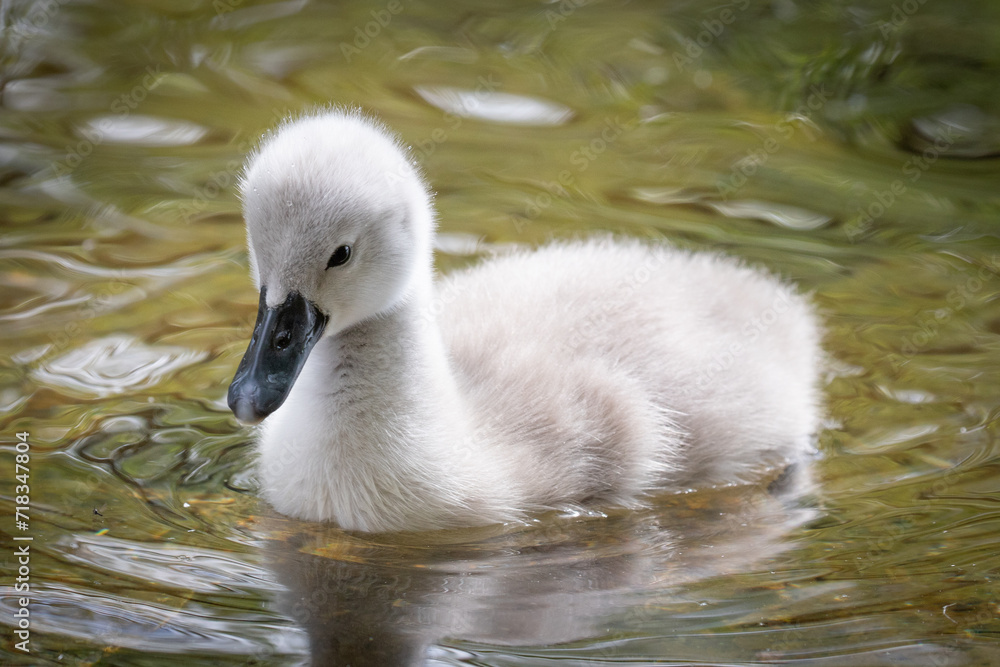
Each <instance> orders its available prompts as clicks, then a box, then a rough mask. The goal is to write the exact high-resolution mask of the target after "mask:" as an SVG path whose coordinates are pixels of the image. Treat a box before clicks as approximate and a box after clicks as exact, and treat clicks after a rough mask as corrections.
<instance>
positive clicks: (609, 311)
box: [438, 238, 820, 502]
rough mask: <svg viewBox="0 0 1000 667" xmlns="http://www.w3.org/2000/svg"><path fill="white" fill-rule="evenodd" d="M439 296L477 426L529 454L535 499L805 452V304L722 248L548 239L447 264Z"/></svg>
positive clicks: (808, 317)
mask: <svg viewBox="0 0 1000 667" xmlns="http://www.w3.org/2000/svg"><path fill="white" fill-rule="evenodd" d="M438 300H439V302H440V303H441V304H442V306H443V307H442V310H443V312H442V315H441V317H440V326H441V331H442V333H443V335H444V338H445V343H446V346H447V348H448V349H449V351H450V354H451V359H452V362H453V369H454V371H455V374H456V376H457V378H458V380H459V383H460V386H461V387H462V389H463V391H464V392H465V394H466V395H467V396H469V397H470V399H471V400H472V401H473V402H474V404H475V406H476V410H475V412H476V413H477V414H479V415H480V416H481V422H480V424H479V426H480V429H482V431H485V432H487V433H489V434H490V436H491V437H492V438H493V439H494V441H495V442H496V443H498V446H500V447H508V448H509V449H511V450H512V451H513V452H518V453H519V454H520V455H522V456H523V457H524V459H525V460H526V461H530V463H526V465H525V469H524V470H525V473H524V474H525V475H527V476H530V479H531V481H532V482H533V483H534V484H535V485H536V486H537V488H538V492H537V497H538V498H539V500H541V501H542V502H546V501H558V500H559V499H567V498H578V499H579V498H585V497H588V496H591V497H605V498H609V499H612V500H615V501H618V502H629V501H630V500H632V499H633V498H634V495H635V494H636V493H639V492H641V491H642V490H643V489H649V488H656V487H666V488H675V489H682V488H686V487H690V486H704V485H710V484H724V483H731V482H741V481H748V480H753V479H755V478H756V477H759V476H760V474H761V473H762V472H764V471H765V470H767V469H775V468H780V466H782V465H784V464H787V463H791V462H793V461H796V460H797V459H799V458H800V457H801V455H802V454H803V453H805V452H806V451H808V449H809V443H810V437H811V435H812V434H813V432H814V431H815V429H816V427H817V422H818V418H819V409H818V391H817V386H816V379H817V375H818V371H819V364H820V347H819V327H818V324H817V320H816V317H815V315H814V314H813V311H812V309H811V307H810V305H809V304H808V303H807V301H806V300H805V299H804V298H802V297H801V296H799V295H797V294H796V293H795V292H794V291H793V290H792V289H790V288H789V287H788V286H786V285H785V284H783V283H781V282H779V281H778V280H777V279H775V278H774V277H772V276H771V275H769V274H767V273H764V272H762V271H760V270H756V269H750V268H747V267H745V266H742V265H740V264H739V263H737V262H736V261H734V260H733V259H731V258H726V257H723V256H718V255H711V254H691V253H688V252H684V251H681V250H677V249H673V248H670V247H668V246H664V245H652V244H649V243H641V242H638V241H634V240H632V241H629V240H622V239H611V238H604V239H598V240H590V241H577V242H570V243H559V244H553V245H550V246H547V247H544V248H542V249H540V250H538V251H537V252H517V253H512V254H510V255H507V256H501V257H499V258H496V259H493V260H491V261H487V262H483V263H482V264H480V265H479V266H477V267H475V268H472V269H470V270H467V271H463V272H459V273H457V274H453V275H451V276H450V277H448V278H447V279H446V280H445V281H443V283H442V284H441V285H440V286H439V288H438ZM528 450H533V451H528Z"/></svg>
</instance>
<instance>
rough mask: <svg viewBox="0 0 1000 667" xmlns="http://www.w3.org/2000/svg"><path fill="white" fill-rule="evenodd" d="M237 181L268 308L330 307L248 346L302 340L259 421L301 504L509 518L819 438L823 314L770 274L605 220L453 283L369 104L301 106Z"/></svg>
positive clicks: (441, 519) (689, 483)
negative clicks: (617, 232) (295, 334)
mask: <svg viewBox="0 0 1000 667" xmlns="http://www.w3.org/2000/svg"><path fill="white" fill-rule="evenodd" d="M241 189H242V197H243V205H244V215H245V218H246V225H247V237H248V245H249V251H250V263H251V272H252V275H253V277H254V280H255V282H256V283H257V286H258V287H259V288H264V289H266V292H265V294H266V299H264V300H262V303H261V312H262V313H264V312H265V311H266V312H267V313H270V314H271V315H270V316H271V317H272V319H274V320H275V321H280V320H281V318H282V317H286V313H287V312H292V311H291V310H288V309H290V308H293V306H294V304H293V301H294V299H293V297H296V295H300V296H301V300H300V301H297V302H295V303H298V304H299V306H294V307H296V308H299V310H298V311H295V312H298V313H300V314H301V313H305V312H306V311H309V312H311V313H313V315H314V316H315V317H318V318H319V320H320V321H319V324H316V323H315V322H314V321H313V320H309V322H310V323H311V326H313V329H310V331H313V332H314V333H315V341H311V339H310V341H311V342H309V343H308V345H312V348H311V351H310V350H309V347H308V345H306V346H304V347H303V349H302V350H296V349H294V348H295V343H294V340H295V339H294V338H292V339H289V338H288V337H287V336H285V338H284V339H281V336H282V335H284V334H282V335H277V336H278V338H276V339H275V340H276V341H277V342H273V343H268V340H267V332H268V329H267V326H264V325H262V324H261V320H259V321H258V331H257V332H255V338H254V342H253V343H252V344H251V348H252V349H253V348H254V346H258V348H259V349H258V350H257V352H258V353H259V355H260V356H259V359H261V360H262V361H260V362H259V363H260V364H264V365H265V367H267V368H269V366H266V365H267V364H268V363H271V362H274V363H278V362H277V361H275V359H277V357H279V356H280V355H283V354H291V355H292V356H293V357H294V355H296V354H299V353H301V354H300V355H299V356H298V357H296V358H297V360H298V362H299V363H300V365H301V371H300V372H299V374H298V376H297V379H296V378H295V376H294V373H293V374H292V375H291V376H290V377H291V384H290V390H289V391H288V392H287V397H286V398H284V401H283V402H282V403H280V407H277V409H276V410H274V411H273V412H271V413H270V416H268V417H267V418H266V420H265V421H264V422H263V424H262V427H261V430H260V433H259V453H260V460H259V478H260V480H261V484H262V491H263V495H264V497H265V498H266V499H267V500H268V501H269V502H270V503H271V504H272V505H273V506H274V507H275V508H276V509H277V510H278V511H279V512H281V513H283V514H287V515H290V516H293V517H297V518H300V519H306V520H315V521H335V522H337V523H338V524H339V525H340V526H341V527H343V528H345V529H349V530H364V531H388V530H422V529H435V528H445V527H454V526H465V525H475V524H486V523H493V522H503V521H510V520H517V519H519V518H523V517H524V516H525V514H526V513H527V512H533V511H538V510H543V509H545V508H552V507H554V506H565V505H567V504H575V503H583V502H600V503H610V504H619V505H635V504H638V503H641V502H642V500H643V497H644V496H645V495H646V494H648V493H649V492H651V491H655V490H660V489H686V488H690V487H697V486H704V485H716V484H728V483H734V482H746V481H752V480H755V479H760V478H761V477H762V476H763V475H764V474H766V473H767V472H768V471H774V470H778V469H780V468H781V467H783V466H785V465H787V464H789V463H792V462H795V461H797V460H799V459H801V458H802V456H803V455H804V454H805V453H806V452H808V451H809V450H810V448H811V444H810V443H811V438H812V435H813V434H814V432H815V430H816V428H817V424H818V420H819V392H818V387H817V378H818V373H819V365H820V358H821V351H820V345H819V339H820V330H819V326H818V321H817V318H816V316H815V314H814V311H813V309H812V307H811V306H810V304H809V303H808V302H807V300H806V299H804V298H803V297H801V296H799V295H798V294H796V292H795V291H794V289H793V288H791V287H790V286H788V285H786V284H784V283H783V282H781V281H779V280H778V279H777V278H775V277H774V276H772V275H770V274H768V273H766V272H764V271H761V270H759V269H754V268H750V267H747V266H744V265H742V264H741V263H740V262H738V261H736V260H733V259H731V258H728V257H724V256H720V255H715V254H692V253H689V252H685V251H682V250H678V249H675V248H672V247H670V246H669V245H665V244H662V243H650V242H641V241H637V240H623V239H620V238H614V239H613V238H609V237H602V238H597V239H592V240H583V241H573V242H559V243H553V244H551V245H547V246H544V247H542V248H540V249H538V250H533V251H529V250H521V251H516V252H511V253H509V254H502V255H499V256H497V257H494V258H491V259H489V260H486V261H483V262H482V263H480V264H478V265H477V266H475V267H473V268H471V269H468V270H465V271H460V272H457V273H453V274H452V275H450V276H448V277H447V278H445V279H444V280H441V281H438V282H437V283H435V281H434V273H433V268H432V247H433V238H432V237H433V234H434V227H435V221H434V213H433V210H432V206H431V197H430V194H429V192H428V188H427V186H426V185H425V183H424V181H423V179H422V177H421V175H420V174H419V172H418V171H417V169H416V168H415V167H414V165H413V162H412V159H411V158H410V157H409V155H408V153H407V150H406V149H405V147H403V146H402V145H401V144H400V143H399V141H398V140H397V139H396V138H395V136H394V135H393V134H392V133H391V132H390V131H388V130H387V129H386V128H385V127H383V126H382V125H381V124H379V123H378V122H376V121H373V120H372V119H370V118H368V117H366V116H364V115H363V114H362V113H360V112H358V111H341V110H334V111H324V112H321V113H318V114H316V115H313V116H308V117H305V118H301V119H298V120H294V121H289V122H287V123H286V124H284V125H283V126H282V127H280V128H279V129H278V130H277V131H276V132H275V133H274V134H272V135H270V136H269V137H268V138H266V139H265V140H264V142H263V144H262V146H261V147H260V148H259V149H258V150H257V151H256V152H254V153H253V154H252V155H251V156H250V157H249V158H248V164H247V167H246V172H245V176H244V178H243V180H242V183H241ZM343 246H348V247H349V259H348V260H346V261H345V262H343V263H338V262H339V260H336V261H335V260H334V256H335V255H336V253H337V252H340V253H341V254H340V258H341V259H342V258H343V255H344V254H345V251H343V250H339V251H338V249H340V248H342V247H343ZM296 298H297V297H296ZM283 304H284V305H283ZM288 304H293V305H288ZM302 304H305V305H302ZM283 309H284V310H283ZM303 309H305V310H303ZM310 309H311V310H310ZM261 317H264V315H262V316H261ZM287 317H292V316H291V315H287ZM301 317H306V316H305V315H301ZM323 318H325V326H322V329H321V334H320V333H317V331H320V329H319V327H320V326H321V325H322V320H323ZM286 319H287V318H286ZM303 321H304V320H303ZM279 325H280V322H279V324H277V325H275V326H279ZM288 326H289V327H291V325H288ZM303 326H304V325H303ZM289 330H290V331H291V330H292V329H289ZM303 330H304V329H303ZM295 331H299V330H298V329H296V330H295ZM307 333H308V332H307ZM303 336H306V337H308V336H307V334H303ZM288 340H293V343H292V344H291V346H290V347H289V343H288ZM313 343H314V344H313ZM268 345H271V346H270V347H268ZM289 349H291V352H289ZM247 355H248V357H249V356H250V355H251V350H248V352H247ZM271 356H273V357H274V359H271V358H270V357H271ZM282 358H284V357H282ZM289 358H291V357H289ZM244 363H245V364H249V363H250V362H248V361H247V359H244ZM282 363H284V362H282ZM288 363H291V362H288ZM242 371H243V365H241V372H242ZM249 372H250V371H248V373H249ZM259 373H262V374H261V375H259V377H261V378H263V380H262V381H271V380H273V379H274V377H275V376H274V375H273V374H268V373H267V372H265V371H259ZM238 377H239V375H238ZM234 384H235V382H234ZM241 391H243V394H241V396H251V395H252V396H253V397H254V400H257V399H258V394H255V393H252V391H257V388H256V387H254V388H253V390H252V391H251V390H250V389H246V388H243V389H242V390H241ZM261 391H263V390H261ZM233 400H234V399H233V398H231V399H230V401H231V404H233ZM240 400H242V401H243V402H242V403H239V407H234V410H236V411H237V414H238V415H248V414H250V413H251V411H250V408H248V407H246V406H247V405H249V404H250V401H251V399H249V398H243V399H240ZM259 400H261V401H262V400H263V399H259ZM257 418H260V415H257ZM246 419H247V420H249V421H255V419H253V418H251V417H247V418H246Z"/></svg>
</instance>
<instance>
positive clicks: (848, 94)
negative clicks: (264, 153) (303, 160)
mask: <svg viewBox="0 0 1000 667" xmlns="http://www.w3.org/2000/svg"><path fill="white" fill-rule="evenodd" d="M0 19H2V22H3V25H4V30H3V35H2V48H3V55H2V77H3V78H2V98H0V99H2V115H0V141H2V143H0V165H2V167H0V216H2V224H3V227H2V229H3V232H2V236H0V284H2V286H3V288H2V291H0V331H2V336H0V350H2V354H0V406H2V419H0V424H2V427H0V442H2V454H0V462H2V463H0V494H2V512H0V517H2V518H0V531H2V532H3V535H4V561H3V563H4V568H3V571H2V574H3V578H4V580H3V582H2V583H3V584H4V586H13V585H14V583H15V578H16V576H18V575H17V568H18V563H17V560H16V557H15V553H16V551H15V550H16V549H18V548H22V547H24V546H25V545H29V546H30V566H29V567H30V579H29V580H28V583H30V601H29V605H28V609H29V611H30V644H29V645H28V648H29V649H30V653H24V652H22V651H20V650H18V649H17V648H16V646H15V644H16V642H18V641H19V639H18V637H17V636H16V635H15V633H14V629H15V626H16V625H17V622H18V619H17V617H15V615H14V614H15V613H16V610H18V609H19V608H20V603H19V597H18V596H19V595H23V593H21V594H17V595H11V594H10V593H11V590H12V589H10V588H5V593H4V596H3V598H2V602H0V624H2V625H3V626H4V628H3V644H2V647H0V650H2V651H3V658H2V659H3V662H4V664H8V663H9V664H25V665H29V664H30V665H38V664H61V665H91V664H101V665H159V664H178V665H194V664H204V665H218V664H234V665H236V664H307V663H308V661H309V656H310V654H313V655H314V656H316V659H315V662H316V664H354V665H364V664H370V665H393V664H407V663H413V664H424V663H425V662H426V663H428V664H438V665H440V664H445V665H549V664H567V665H600V664H620V663H628V664H699V665H723V664H724V665H737V664H739V665H743V664H772V663H780V664H794V665H817V666H819V665H822V666H824V667H826V666H830V665H845V666H853V665H895V664H906V665H933V666H935V667H943V666H945V665H948V666H950V665H991V664H1000V643H998V639H1000V607H998V605H1000V599H998V586H997V583H996V581H995V579H996V577H997V576H1000V575H998V568H1000V556H998V545H1000V502H998V494H1000V475H998V473H1000V437H998V433H997V432H998V424H1000V300H998V295H1000V275H998V274H1000V239H998V229H1000V226H998V223H1000V195H998V192H1000V189H998V178H997V177H998V175H1000V174H998V166H1000V161H998V159H997V158H998V156H1000V5H997V4H996V3H992V2H987V1H985V0H983V1H980V2H976V1H973V0H970V1H964V2H951V3H944V2H940V1H931V0H925V1H923V2H921V1H920V0H908V1H907V2H896V3H893V2H890V1H889V0H884V1H881V2H869V3H866V4H861V3H858V4H850V3H846V2H814V3H805V2H794V1H793V0H776V1H774V2H770V3H766V2H756V1H751V0H736V1H735V2H734V3H732V4H724V3H722V4H712V3H703V2H693V1H692V2H633V3H600V2H579V3H575V2H573V1H572V0H566V1H564V2H561V3H549V4H545V3H528V2H519V3H509V4H505V5H503V6H497V5H496V4H495V3H488V2H476V1H473V0H466V1H464V2H457V3H448V4H447V5H446V4H444V3H440V4H430V3H418V2H407V1H403V0H399V1H398V2H397V1H395V0H394V1H393V2H386V3H374V4H371V5H362V4H360V3H357V4H351V3H337V4H334V3H319V2H313V3H309V2H305V1H300V0H288V1H286V2H276V3H260V2H250V1H246V2H240V0H216V1H215V2H214V3H209V2H196V1H194V0H187V1H184V0H182V1H180V2H167V1H165V0H160V1H156V0H150V1H148V2H142V1H140V0H133V1H132V2H120V3H112V2H107V1H106V0H94V1H92V2H89V3H70V2H60V1H55V0H53V1H52V2H48V3H31V2H8V3H3V4H2V5H0ZM328 102H334V103H337V104H357V105H362V106H364V107H366V108H368V109H370V110H371V111H373V112H375V113H377V114H379V115H380V116H381V117H382V118H383V119H384V120H385V121H386V122H387V123H388V124H389V125H391V126H392V127H394V128H396V129H397V130H398V131H399V132H400V133H401V135H402V136H403V137H404V138H405V140H406V141H408V142H410V143H411V144H412V145H413V146H414V149H415V153H416V155H417V157H418V159H419V161H420V162H421V163H422V165H423V167H424V169H425V170H426V173H427V176H428V178H429V180H430V182H431V183H432V184H433V185H434V188H435V190H436V193H437V197H436V203H437V206H438V209H439V212H440V221H441V230H442V234H441V238H440V248H439V253H438V266H439V268H440V269H441V270H442V271H447V270H449V269H452V268H454V267H457V266H460V265H463V264H465V263H468V262H470V261H473V260H474V259H475V258H476V257H477V256H478V255H480V254H482V253H483V252H484V251H486V250H488V249H489V248H490V247H492V246H495V245H498V244H509V243H519V244H534V243H538V242H542V241H544V240H546V239H548V238H552V237H564V236H571V235H578V234H583V233H586V232H588V231H596V230H613V231H616V232H620V233H624V234H629V235H634V236H640V237H653V238H665V239H670V240H671V241H673V242H674V243H677V244H679V245H682V246H684V247H690V248H695V249H713V250H722V251H725V252H728V253H731V254H734V255H738V256H742V257H745V258H747V259H749V260H751V261H753V262H756V263H759V264H763V265H766V266H769V267H772V268H773V269H775V270H777V271H779V272H781V273H783V274H785V275H786V276H788V277H789V278H791V279H793V280H795V281H797V282H798V283H799V284H800V285H801V286H802V288H803V289H804V290H808V291H812V292H813V293H814V294H815V300H816V301H817V303H818V304H819V305H820V307H821V308H822V310H823V312H824V315H825V319H826V323H827V328H828V335H827V339H826V347H827V349H828V350H829V352H830V357H831V364H830V367H831V368H830V372H829V375H828V377H827V378H826V396H827V400H828V412H829V419H828V421H827V423H826V428H825V430H824V431H823V432H822V434H821V435H820V438H819V448H820V450H821V452H822V455H821V457H820V458H819V460H817V461H816V464H815V467H816V477H817V479H818V482H819V485H820V494H819V495H820V497H821V498H820V502H819V506H818V508H817V509H816V510H814V511H813V512H811V513H810V512H807V511H804V510H794V509H790V508H786V507H783V506H781V505H780V504H778V503H776V502H775V501H774V500H773V499H772V498H770V497H769V496H768V495H767V494H766V493H764V492H763V491H762V490H760V489H753V488H733V489H720V490H714V491H703V492H699V493H692V494H685V495H681V496H673V497H668V498H664V499H662V500H661V501H659V502H657V503H656V505H655V506H654V507H652V508H650V509H649V510H647V511H642V512H632V513H629V512H612V513H610V514H609V515H608V516H599V515H596V514H595V515H593V516H590V515H576V514H570V513H564V514H559V513H556V514H552V515H547V516H543V517H539V518H538V519H537V521H536V522H535V523H533V524H531V525H528V526H509V527H495V528H489V529H478V530H472V531H455V532H451V533H447V534H439V535H434V536H412V535H411V536H395V537H392V536H388V537H387V536H383V537H371V536H363V535H348V534H344V533H341V532H339V531H337V530H336V529H335V528H332V527H329V526H313V525H308V524H300V523H296V522H292V521H288V520H286V519H283V518H281V517H279V516H276V515H274V513H273V512H271V511H270V510H269V509H268V508H267V507H266V506H265V505H263V504H262V503H259V502H258V500H257V499H256V497H255V494H254V484H255V482H254V473H253V467H252V449H251V447H250V446H249V445H250V439H251V434H250V432H249V431H248V430H246V429H244V428H242V427H239V426H238V425H237V424H236V422H235V420H234V419H233V417H232V416H231V415H230V413H229V411H228V410H227V408H226V406H225V391H226V387H227V384H228V382H229V380H230V379H231V377H232V375H233V373H234V371H235V367H236V364H237V362H238V360H239V357H240V354H241V353H242V351H243V349H244V348H245V346H246V341H247V339H248V337H249V332H250V328H251V325H252V322H253V318H254V315H255V312H256V301H257V296H256V294H255V293H254V291H253V289H252V287H251V284H250V281H249V279H248V277H247V272H246V259H247V258H246V253H245V250H244V248H243V229H242V222H241V219H240V215H239V207H238V202H237V200H236V196H235V193H234V187H233V184H234V180H235V178H236V176H237V174H238V170H239V164H240V162H241V160H242V158H243V156H244V154H245V153H246V151H247V150H248V149H249V148H250V147H251V146H252V145H253V143H254V141H255V140H256V138H257V137H258V136H259V135H260V133H261V132H263V131H264V130H265V129H266V128H268V127H269V126H271V125H272V124H273V123H274V122H275V119H277V118H279V117H281V116H283V115H285V114H286V113H288V112H292V111H296V110H300V109H304V108H309V107H311V106H314V105H317V104H326V103H328ZM17 433H27V434H29V435H28V436H27V439H28V440H29V442H30V448H29V453H28V457H27V458H22V459H21V461H22V462H24V461H26V462H27V463H26V465H27V467H28V469H29V470H30V473H29V475H30V477H29V479H28V481H29V486H30V510H29V512H28V516H29V520H28V521H27V522H26V523H27V528H26V529H24V530H22V529H19V528H18V526H17V524H16V523H15V520H16V519H15V512H16V507H17V506H18V505H19V504H20V502H19V501H18V499H17V496H18V495H20V493H21V492H20V491H18V490H17V489H16V487H17V485H19V484H20V482H19V481H17V480H16V479H15V473H16V472H17V471H16V470H15V464H16V462H17V461H16V458H15V457H16V454H17V451H16V443H17V435H16V434H17ZM22 449H23V447H22ZM15 536H16V537H28V536H30V537H32V538H33V539H32V541H30V542H28V541H25V540H19V541H17V542H15V541H14V540H13V537H15Z"/></svg>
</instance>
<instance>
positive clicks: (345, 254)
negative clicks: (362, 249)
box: [326, 245, 351, 269]
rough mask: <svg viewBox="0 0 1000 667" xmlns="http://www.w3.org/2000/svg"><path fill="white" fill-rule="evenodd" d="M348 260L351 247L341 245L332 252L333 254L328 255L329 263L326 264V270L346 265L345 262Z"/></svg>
mask: <svg viewBox="0 0 1000 667" xmlns="http://www.w3.org/2000/svg"><path fill="white" fill-rule="evenodd" d="M350 258H351V246H349V245H342V246H340V247H339V248H337V249H336V250H334V251H333V254H332V255H330V261H328V262H327V263H326V268H328V269H329V268H330V267H331V266H342V265H344V264H347V260H349V259H350Z"/></svg>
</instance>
